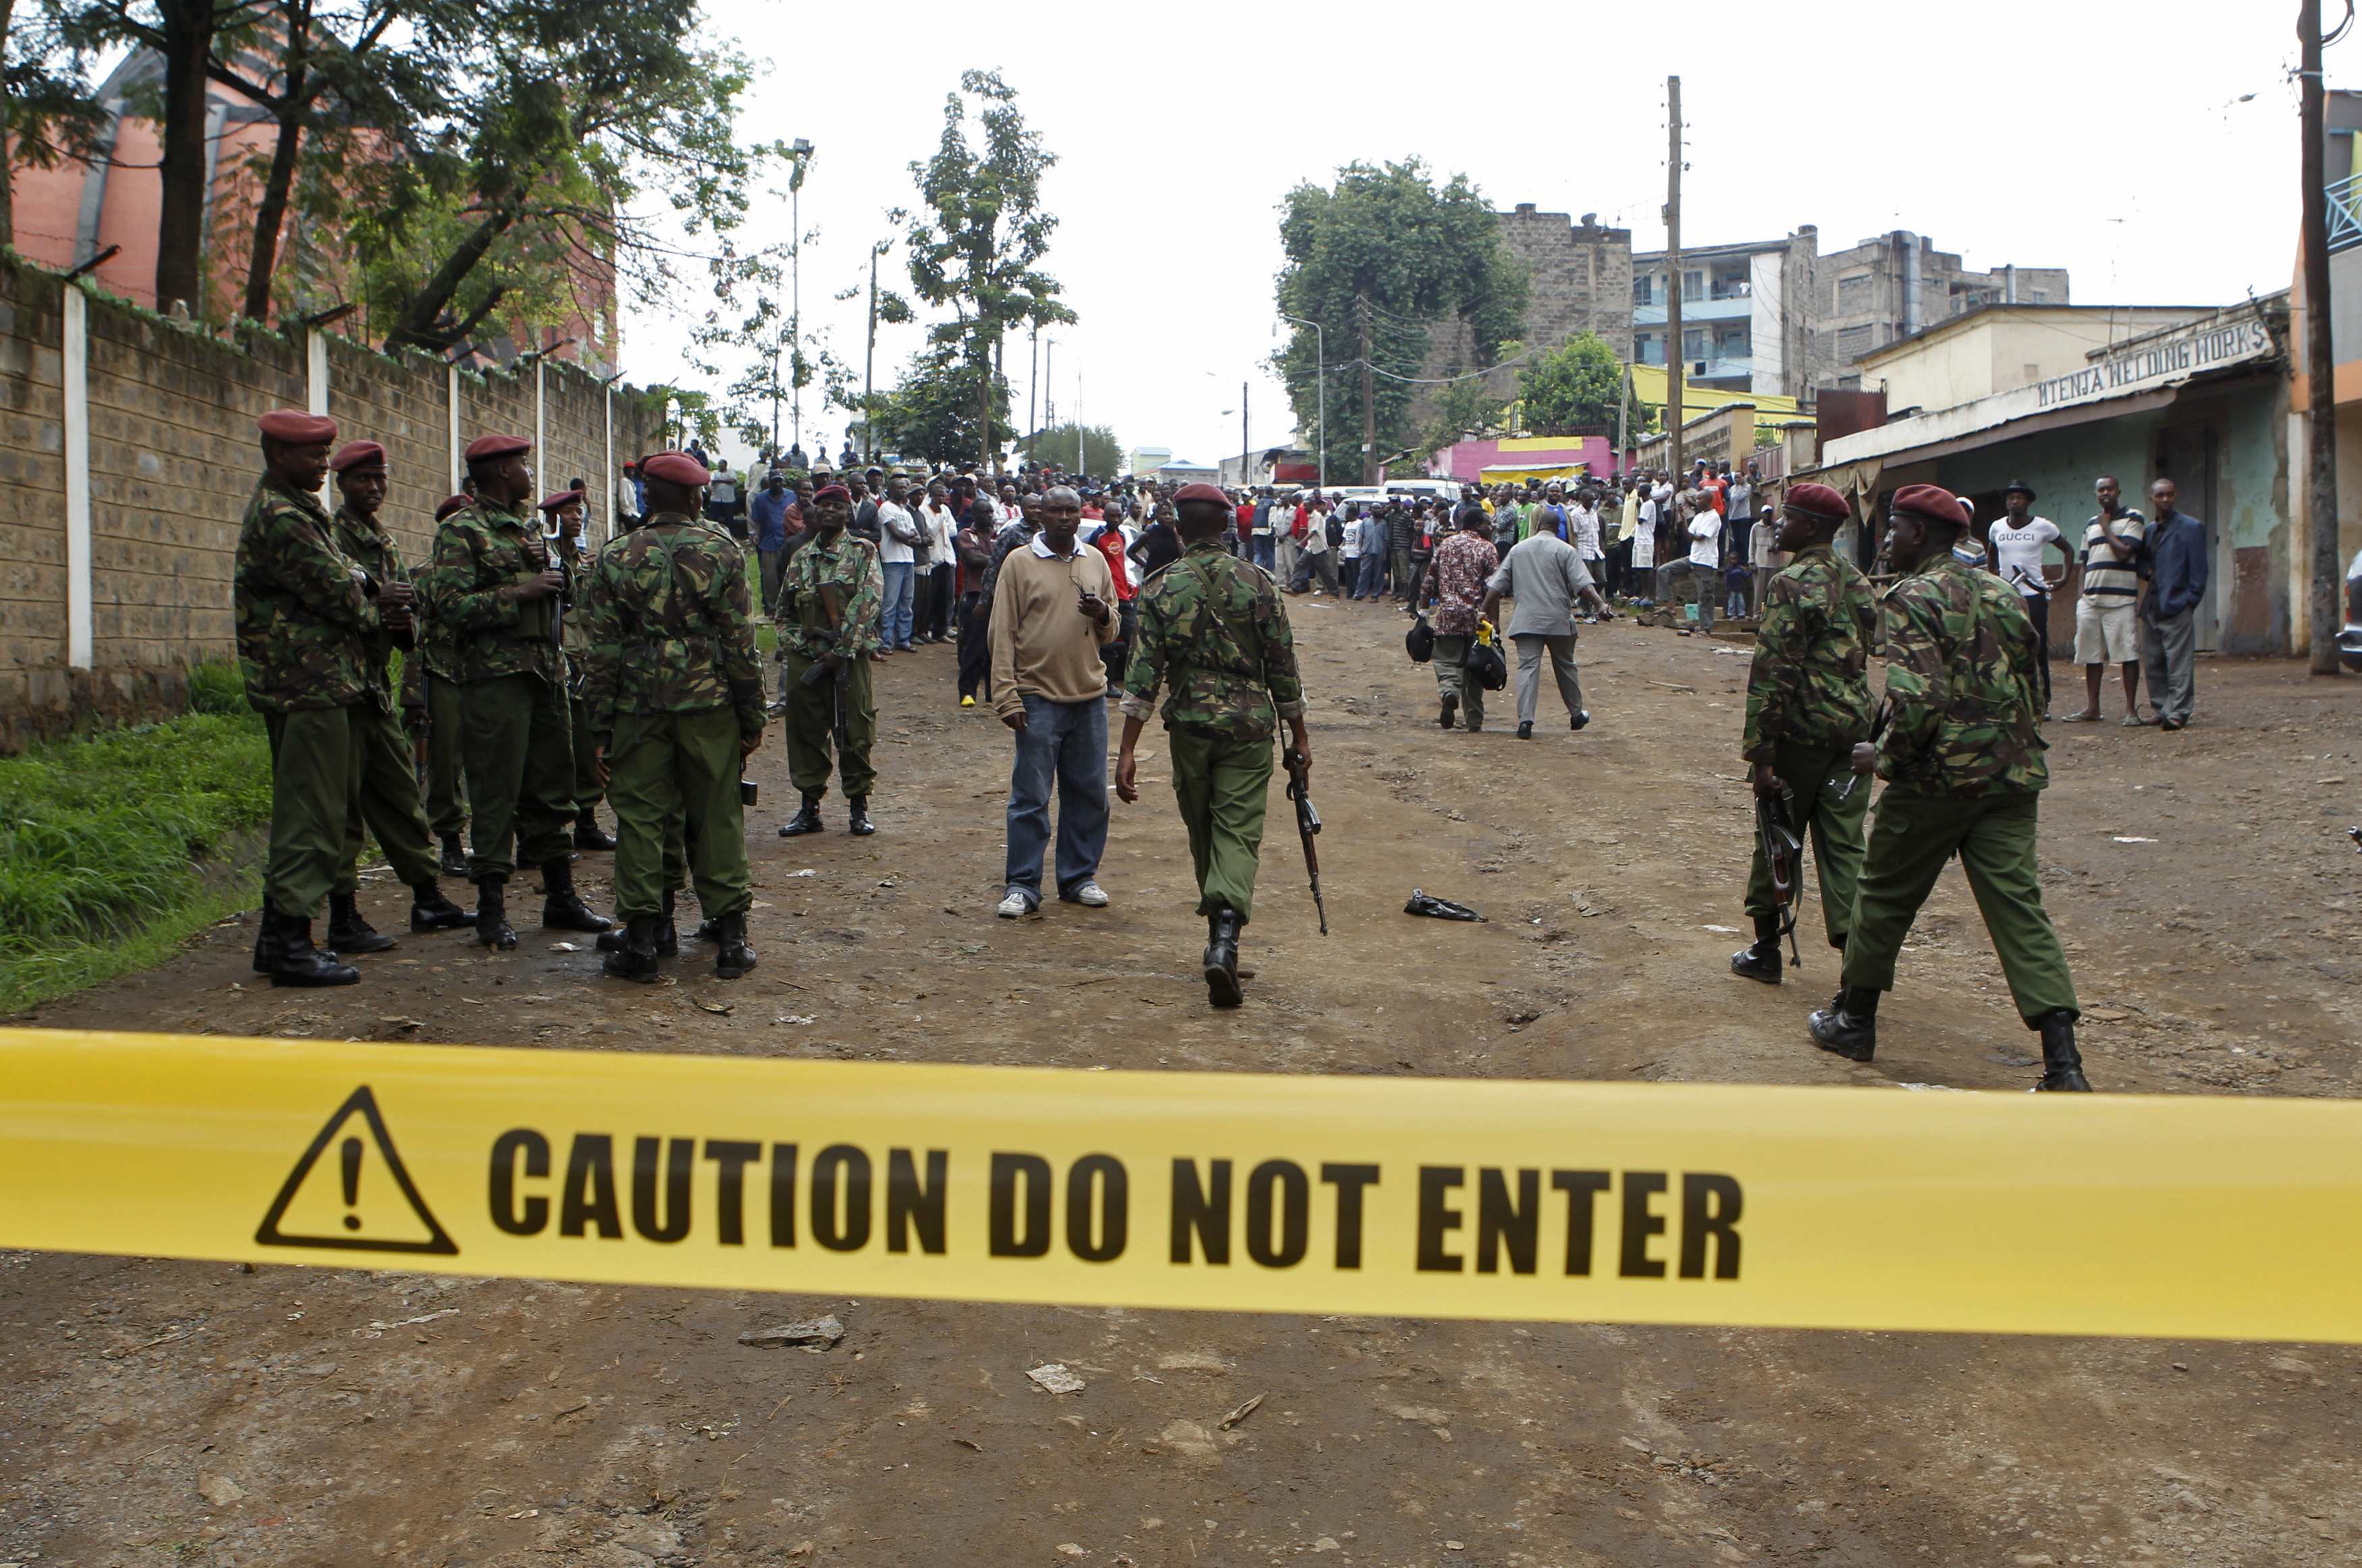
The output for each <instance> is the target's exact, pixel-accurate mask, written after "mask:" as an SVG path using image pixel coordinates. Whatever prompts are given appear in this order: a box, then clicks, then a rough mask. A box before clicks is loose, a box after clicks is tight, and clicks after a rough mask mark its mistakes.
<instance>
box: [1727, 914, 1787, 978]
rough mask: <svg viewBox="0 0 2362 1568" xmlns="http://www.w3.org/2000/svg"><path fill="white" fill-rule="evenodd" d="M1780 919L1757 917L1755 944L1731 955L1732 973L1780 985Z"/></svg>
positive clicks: (1770, 916)
mask: <svg viewBox="0 0 2362 1568" xmlns="http://www.w3.org/2000/svg"><path fill="white" fill-rule="evenodd" d="M1780 970H1781V963H1780V917H1779V916H1778V915H1757V916H1756V917H1755V941H1754V944H1753V945H1751V946H1747V947H1742V948H1740V949H1739V950H1738V952H1736V953H1734V954H1732V955H1730V972H1731V973H1732V974H1734V975H1738V976H1739V977H1742V978H1745V979H1749V980H1760V981H1762V982H1763V983H1764V984H1765V985H1767V986H1776V985H1778V984H1779V983H1780Z"/></svg>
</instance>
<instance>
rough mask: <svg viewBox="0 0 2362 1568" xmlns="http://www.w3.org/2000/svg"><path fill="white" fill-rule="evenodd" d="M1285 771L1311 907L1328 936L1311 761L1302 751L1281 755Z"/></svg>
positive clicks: (1326, 906)
mask: <svg viewBox="0 0 2362 1568" xmlns="http://www.w3.org/2000/svg"><path fill="white" fill-rule="evenodd" d="M1280 761H1281V764H1282V765H1283V766H1284V767H1286V769H1287V798H1288V799H1289V800H1291V801H1295V802H1296V836H1297V840H1298V841H1299V842H1300V843H1302V844H1303V845H1304V869H1305V870H1306V871H1307V872H1308V873H1309V874H1310V876H1311V878H1312V907H1313V908H1314V909H1315V910H1317V911H1319V915H1320V934H1321V935H1323V936H1326V935H1328V934H1329V906H1328V905H1327V904H1324V903H1322V902H1321V901H1320V851H1319V849H1317V848H1315V847H1314V845H1313V843H1312V841H1313V839H1315V838H1316V837H1318V836H1319V833H1320V812H1319V811H1318V810H1317V809H1316V808H1315V807H1314V806H1313V804H1312V761H1311V759H1310V758H1309V757H1308V756H1305V755H1304V754H1303V753H1302V752H1300V751H1296V750H1293V749H1291V750H1288V751H1285V752H1282V753H1281V754H1280Z"/></svg>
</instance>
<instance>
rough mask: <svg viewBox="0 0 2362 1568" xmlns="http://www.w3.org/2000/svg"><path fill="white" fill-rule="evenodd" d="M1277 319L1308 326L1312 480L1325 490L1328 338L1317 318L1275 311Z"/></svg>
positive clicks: (1327, 422)
mask: <svg viewBox="0 0 2362 1568" xmlns="http://www.w3.org/2000/svg"><path fill="white" fill-rule="evenodd" d="M1279 319H1280V320H1282V321H1292V322H1294V323H1296V325H1297V326H1308V327H1310V328H1311V329H1312V354H1313V385H1314V387H1315V388H1316V389H1317V390H1316V391H1315V392H1313V394H1312V395H1313V398H1314V400H1315V401H1316V403H1318V405H1319V406H1318V408H1317V409H1316V411H1315V412H1314V414H1313V416H1312V418H1313V425H1314V427H1315V428H1316V429H1317V430H1318V431H1319V434H1318V435H1317V436H1315V437H1314V439H1315V440H1317V441H1318V442H1319V445H1318V446H1316V447H1314V448H1313V459H1312V460H1313V461H1314V462H1315V463H1316V464H1317V465H1319V469H1318V471H1319V478H1318V479H1316V480H1313V481H1312V482H1313V483H1314V484H1315V485H1316V486H1318V487H1319V489H1321V490H1324V491H1325V490H1327V489H1328V488H1329V340H1328V337H1327V335H1326V334H1324V333H1322V332H1321V330H1320V324H1319V322H1317V321H1307V320H1305V319H1304V318H1303V317H1302V316H1300V315H1288V314H1287V313H1286V311H1281V312H1280V313H1279Z"/></svg>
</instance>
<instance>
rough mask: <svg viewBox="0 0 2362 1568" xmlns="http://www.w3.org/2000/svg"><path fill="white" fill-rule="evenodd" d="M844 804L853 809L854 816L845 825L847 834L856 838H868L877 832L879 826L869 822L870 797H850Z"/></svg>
mask: <svg viewBox="0 0 2362 1568" xmlns="http://www.w3.org/2000/svg"><path fill="white" fill-rule="evenodd" d="M844 803H845V804H846V805H848V806H850V807H852V808H853V815H852V817H851V819H850V820H848V821H847V822H846V823H845V824H844V831H845V832H847V833H849V834H852V835H853V836H854V837H855V838H867V837H868V836H869V835H870V834H873V833H876V832H877V823H873V822H871V821H870V820H869V797H868V796H866V795H852V796H848V797H846V799H845V802H844Z"/></svg>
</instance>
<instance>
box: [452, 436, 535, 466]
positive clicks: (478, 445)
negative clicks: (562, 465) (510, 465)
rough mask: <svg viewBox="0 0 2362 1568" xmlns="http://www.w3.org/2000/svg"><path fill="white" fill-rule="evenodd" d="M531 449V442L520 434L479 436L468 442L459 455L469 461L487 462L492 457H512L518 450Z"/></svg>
mask: <svg viewBox="0 0 2362 1568" xmlns="http://www.w3.org/2000/svg"><path fill="white" fill-rule="evenodd" d="M532 450H533V443H532V442H530V441H528V440H526V439H525V438H524V436H477V437H476V438H475V439H474V440H472V441H470V442H469V443H468V449H467V450H466V451H465V452H463V453H461V454H460V456H462V457H464V458H467V459H468V461H469V462H471V463H487V462H490V461H491V460H492V459H493V458H508V457H513V456H515V455H516V454H517V453H519V452H530V451H532Z"/></svg>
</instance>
